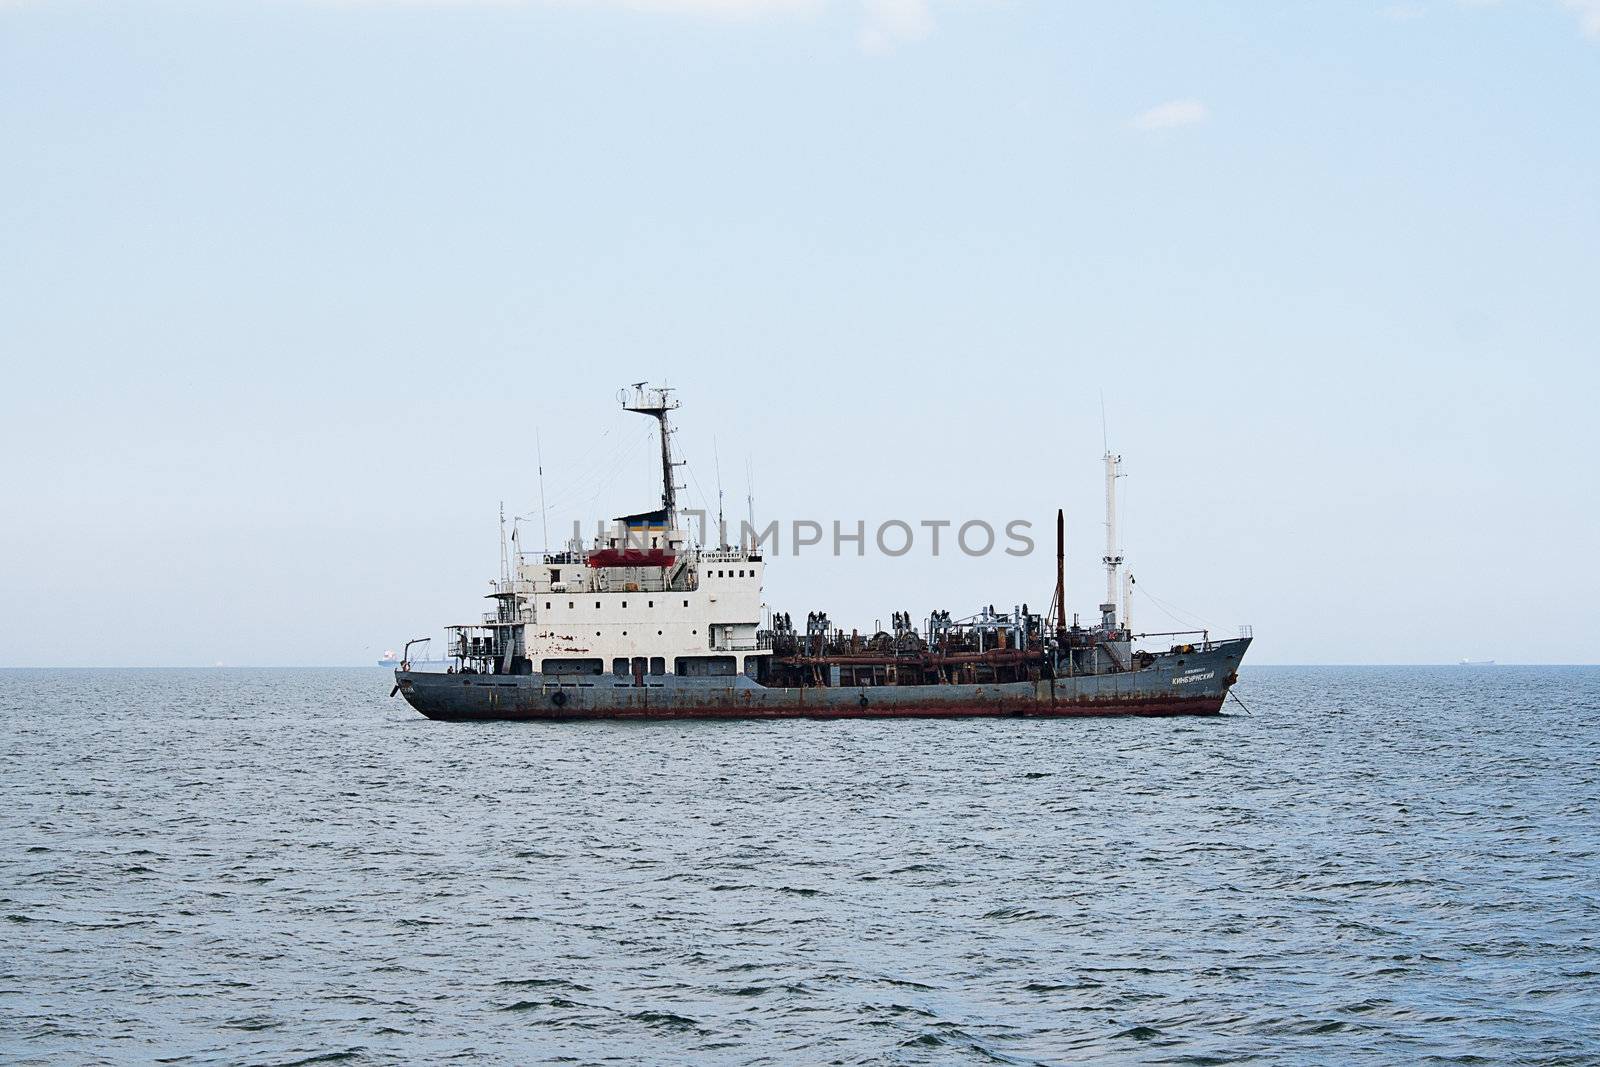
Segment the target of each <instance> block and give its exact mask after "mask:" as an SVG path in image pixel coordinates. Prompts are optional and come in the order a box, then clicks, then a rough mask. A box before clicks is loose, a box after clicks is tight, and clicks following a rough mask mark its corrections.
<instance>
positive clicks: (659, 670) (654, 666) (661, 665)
mask: <svg viewBox="0 0 1600 1067" xmlns="http://www.w3.org/2000/svg"><path fill="white" fill-rule="evenodd" d="M650 673H651V674H666V673H667V661H666V660H664V659H662V658H661V657H660V656H651V657H650Z"/></svg>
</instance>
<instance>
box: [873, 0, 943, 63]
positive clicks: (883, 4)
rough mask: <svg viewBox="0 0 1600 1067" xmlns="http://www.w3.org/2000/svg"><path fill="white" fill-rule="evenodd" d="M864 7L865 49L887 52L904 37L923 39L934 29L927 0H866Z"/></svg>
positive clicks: (908, 39) (907, 39) (905, 39)
mask: <svg viewBox="0 0 1600 1067" xmlns="http://www.w3.org/2000/svg"><path fill="white" fill-rule="evenodd" d="M865 7H866V25H864V26H862V27H861V48H862V50H863V51H866V52H872V53H883V52H888V51H890V50H892V49H893V48H894V46H895V45H897V44H899V43H900V42H902V41H916V40H920V39H921V38H923V37H926V36H928V34H930V33H932V32H933V11H932V10H931V9H930V8H929V7H928V0H866V4H865Z"/></svg>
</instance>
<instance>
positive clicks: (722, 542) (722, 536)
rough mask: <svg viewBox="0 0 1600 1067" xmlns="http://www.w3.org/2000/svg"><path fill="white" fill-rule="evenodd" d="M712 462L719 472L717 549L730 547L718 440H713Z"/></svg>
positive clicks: (713, 438) (714, 438)
mask: <svg viewBox="0 0 1600 1067" xmlns="http://www.w3.org/2000/svg"><path fill="white" fill-rule="evenodd" d="M711 462H712V463H713V464H714V465H715V466H716V471H717V547H718V548H722V549H726V548H727V547H728V523H727V520H725V519H724V518H723V517H722V453H721V452H719V451H717V439H716V437H715V436H713V437H712V438H711Z"/></svg>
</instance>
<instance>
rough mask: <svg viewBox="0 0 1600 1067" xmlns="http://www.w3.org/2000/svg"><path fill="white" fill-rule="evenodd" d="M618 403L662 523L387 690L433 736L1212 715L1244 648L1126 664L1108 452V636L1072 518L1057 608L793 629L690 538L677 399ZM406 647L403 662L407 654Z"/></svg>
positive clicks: (524, 560) (1226, 644)
mask: <svg viewBox="0 0 1600 1067" xmlns="http://www.w3.org/2000/svg"><path fill="white" fill-rule="evenodd" d="M622 401H623V406H624V407H625V408H626V409H627V410H629V411H634V412H638V413H640V414H644V415H649V416H652V417H654V418H655V419H656V420H657V421H658V423H659V428H660V440H661V471H662V500H661V507H660V508H659V509H657V510H655V511H649V512H645V513H642V514H638V515H628V516H624V517H623V518H621V519H619V520H618V525H617V528H616V530H615V531H614V532H613V535H611V536H600V537H596V538H595V539H594V541H593V542H592V543H591V544H590V545H588V546H587V547H585V545H584V544H583V543H582V542H580V541H577V540H574V541H573V542H572V543H570V544H569V545H568V546H567V548H566V550H564V551H561V552H544V553H540V554H538V555H536V556H531V557H530V556H520V555H519V556H518V558H517V562H516V564H515V567H514V568H513V567H512V566H510V565H509V564H507V565H504V566H503V567H502V576H501V578H500V580H498V581H497V582H495V583H494V592H492V593H490V594H489V599H491V600H492V601H493V610H492V611H489V612H487V613H486V614H485V615H484V616H483V621H481V622H475V623H471V624H467V625H460V626H452V627H449V628H448V631H449V635H450V641H449V654H450V657H451V659H452V660H453V661H454V666H453V667H452V668H451V669H450V670H448V671H445V672H434V671H418V670H413V669H411V666H412V665H411V664H409V663H406V662H402V664H401V665H400V667H399V669H397V670H396V671H395V689H394V691H395V692H398V693H401V694H403V695H404V696H405V699H406V700H407V701H409V702H410V704H411V706H412V707H414V708H416V709H417V710H418V711H420V712H421V713H422V714H424V715H426V716H428V717H429V718H433V719H454V720H466V719H556V720H578V719H619V718H629V719H655V718H785V717H795V718H847V717H848V718H866V717H891V716H925V717H949V716H1001V715H1030V716H1077V715H1214V714H1217V713H1218V712H1220V711H1221V710H1222V704H1223V701H1224V700H1225V699H1226V698H1227V695H1228V690H1229V687H1230V686H1231V685H1233V683H1234V682H1235V681H1237V679H1238V674H1237V671H1238V667H1239V662H1240V660H1241V659H1242V658H1243V657H1244V653H1245V650H1246V649H1248V648H1249V647H1250V641H1251V638H1250V636H1249V634H1248V631H1247V630H1246V631H1243V632H1242V634H1241V636H1240V637H1238V638H1230V639H1226V640H1212V639H1211V638H1210V635H1209V634H1207V633H1204V632H1203V631H1195V632H1194V633H1193V634H1161V635H1140V636H1141V637H1150V636H1161V637H1164V638H1171V637H1180V638H1181V637H1190V638H1191V640H1189V641H1187V642H1185V643H1181V644H1174V645H1170V646H1169V647H1167V648H1166V649H1164V650H1161V651H1146V650H1145V649H1143V648H1136V647H1135V635H1134V634H1133V633H1131V631H1130V628H1129V626H1128V606H1129V605H1128V600H1129V592H1130V586H1131V577H1129V576H1127V575H1126V574H1124V575H1123V579H1122V588H1121V592H1122V605H1121V606H1122V613H1121V617H1120V618H1119V616H1118V610H1117V609H1118V604H1117V602H1116V601H1117V593H1118V568H1119V566H1120V565H1121V563H1122V557H1121V556H1120V555H1119V554H1118V552H1117V551H1116V549H1115V547H1114V545H1115V540H1116V538H1115V499H1116V496H1115V479H1116V478H1117V477H1118V474H1119V470H1118V467H1119V465H1120V462H1121V459H1120V457H1118V456H1114V455H1111V454H1110V453H1109V452H1108V453H1107V455H1106V457H1105V458H1106V487H1107V491H1106V505H1107V523H1106V540H1107V547H1106V555H1105V557H1104V563H1105V565H1106V600H1105V603H1102V604H1101V605H1100V617H1099V621H1098V623H1095V624H1092V625H1089V626H1081V625H1079V624H1078V622H1077V619H1076V617H1074V619H1073V622H1072V623H1071V624H1070V625H1069V623H1068V622H1067V615H1066V609H1065V604H1064V592H1065V590H1064V581H1063V567H1062V558H1063V552H1062V516H1061V514H1060V513H1058V514H1057V516H1056V586H1055V595H1054V601H1053V603H1052V605H1051V611H1050V612H1049V613H1046V614H1045V615H1038V614H1030V613H1029V612H1028V611H1027V608H1026V606H1025V605H1024V606H1021V607H1018V608H1016V609H1014V610H1013V611H1012V612H1011V613H1010V614H1005V613H997V612H995V611H994V610H993V609H985V610H982V611H980V612H978V613H977V614H976V615H974V616H972V617H970V618H966V619H952V618H951V617H950V613H949V612H947V611H936V612H934V613H933V614H932V615H931V616H930V617H929V618H928V619H927V620H925V623H924V625H923V626H922V627H921V628H920V629H918V628H917V627H916V626H915V625H914V624H913V622H912V620H911V619H910V617H909V615H908V614H906V613H902V612H895V613H894V614H893V615H892V619H893V623H892V626H891V628H890V629H889V630H885V631H881V632H878V633H874V634H872V635H870V636H869V635H863V634H859V633H856V632H851V633H845V632H844V631H843V630H841V629H839V628H836V627H835V626H833V624H832V623H831V622H830V621H829V619H828V616H827V615H826V614H825V613H823V612H812V613H811V614H810V615H808V616H807V618H806V620H805V624H804V628H803V629H801V628H798V627H796V626H794V625H793V623H792V622H791V619H790V616H789V615H787V614H784V613H771V614H768V613H767V612H766V611H765V608H764V605H763V604H762V600H761V585H762V576H763V572H764V570H765V568H766V563H767V561H766V560H765V559H764V558H763V554H762V553H761V551H760V550H759V545H756V546H749V547H729V546H727V545H722V546H718V547H716V548H707V547H703V546H700V545H698V544H696V543H695V542H694V541H693V540H692V539H691V538H690V536H689V534H688V532H687V531H686V530H685V529H683V528H681V527H680V525H679V519H680V515H679V513H678V508H677V506H676V496H675V490H676V487H675V485H674V477H673V468H674V466H675V462H674V460H673V458H672V428H671V425H670V422H669V420H668V414H669V412H671V411H673V410H675V409H676V408H677V407H678V403H677V400H676V399H675V398H674V397H673V396H672V395H671V393H670V391H669V390H666V389H650V388H646V387H644V386H643V385H636V386H634V387H632V389H631V390H625V391H624V392H623V394H622ZM408 648H409V646H408Z"/></svg>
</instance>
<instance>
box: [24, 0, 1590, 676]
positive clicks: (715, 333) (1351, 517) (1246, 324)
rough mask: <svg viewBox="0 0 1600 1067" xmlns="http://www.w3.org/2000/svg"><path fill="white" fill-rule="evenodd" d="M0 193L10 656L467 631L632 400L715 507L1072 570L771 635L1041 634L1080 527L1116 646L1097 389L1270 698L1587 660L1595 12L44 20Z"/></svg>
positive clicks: (1543, 4)
mask: <svg viewBox="0 0 1600 1067" xmlns="http://www.w3.org/2000/svg"><path fill="white" fill-rule="evenodd" d="M0 162H3V166H0V359H3V361H4V369H5V377H4V388H3V391H0V447H3V449H4V458H5V462H4V470H5V474H4V476H3V478H0V487H3V490H4V501H5V504H4V508H3V512H0V514H3V515H4V522H3V526H0V664H6V665H50V664H106V665H120V664H134V665H144V664H209V663H213V662H217V661H222V662H226V663H230V664H319V663H364V662H368V661H370V660H371V659H372V658H373V656H374V655H375V653H376V652H378V651H380V650H381V649H382V648H383V647H385V646H386V645H388V646H394V645H398V643H399V642H400V641H402V640H403V639H404V638H405V637H407V636H410V635H413V634H416V633H437V632H439V628H440V626H441V625H442V624H444V623H446V622H452V621H463V620H465V619H469V618H470V617H471V616H472V615H473V614H474V613H476V612H477V611H479V610H481V607H480V602H479V601H478V600H477V597H478V595H479V594H480V593H481V592H482V583H483V581H484V579H486V578H488V577H489V576H490V575H491V574H492V573H493V571H494V569H495V566H496V551H497V549H496V533H495V526H494V514H495V508H496V504H497V502H498V501H499V500H500V499H502V498H504V499H505V500H506V502H507V506H508V508H509V509H511V510H513V511H517V512H522V511H528V510H531V509H532V508H533V507H535V504H536V500H537V482H536V478H535V474H534V463H533V455H534V447H533V441H534V430H535V428H536V427H539V428H541V432H542V436H543V442H544V452H545V466H546V469H547V472H548V476H549V483H550V488H551V497H552V501H553V502H554V500H555V499H556V497H557V490H561V491H562V497H563V499H566V498H574V499H577V500H578V501H579V502H580V503H583V504H589V503H590V499H591V498H593V502H592V508H591V510H592V512H598V513H599V514H602V515H605V514H619V513H621V512H623V511H627V510H633V509H636V508H640V507H647V506H650V505H651V504H652V503H653V502H654V494H655V492H656V489H655V483H654V481H653V477H654V475H653V471H652V469H651V467H650V465H649V462H648V460H649V453H648V451H645V452H641V453H639V459H640V461H641V462H640V463H639V464H638V465H637V467H636V468H635V469H632V470H630V471H629V472H628V473H627V474H625V475H624V476H622V477H620V478H618V479H616V480H615V481H612V482H609V483H607V484H605V485H603V486H594V487H593V489H592V490H591V489H590V488H584V489H581V490H579V489H574V488H572V487H571V484H570V483H571V482H572V481H573V480H574V479H575V478H577V477H578V476H579V475H581V474H582V473H583V472H585V471H586V470H590V469H602V470H603V469H605V456H604V455H595V454H594V453H595V451H596V450H597V449H598V450H601V451H602V452H603V451H604V450H608V449H611V450H614V449H615V448H616V447H617V446H618V444H619V443H621V444H626V443H628V442H631V441H633V440H635V438H636V436H637V435H638V434H641V433H643V431H644V429H645V428H646V426H645V423H644V422H643V420H640V419H638V417H637V416H625V415H623V414H621V413H619V412H618V411H617V409H616V405H615V400H614V398H613V395H614V393H615V390H616V387H617V386H619V385H621V384H623V383H625V382H630V381H635V380H638V379H643V378H656V379H662V378H664V379H667V380H669V381H670V382H671V383H672V384H674V385H676V386H678V387H679V388H680V389H681V390H682V395H683V398H684V401H685V404H686V407H685V409H684V411H683V413H682V420H681V422H682V426H683V432H682V435H681V437H682V442H681V443H682V445H683V447H684V450H685V452H686V454H687V456H688V458H689V459H690V460H691V461H692V462H693V464H694V474H695V480H696V481H697V482H698V483H699V485H700V486H701V487H702V488H703V489H704V491H705V492H706V493H708V494H714V489H713V484H712V483H713V482H714V480H715V479H714V476H713V473H712V468H713V464H712V444H713V439H715V442H716V445H717V448H718V450H719V451H720V453H721V457H722V468H723V472H724V481H725V483H726V484H727V485H728V488H729V495H730V498H732V499H735V500H737V499H738V498H740V497H742V495H743V492H744V476H743V470H744V464H745V459H746V457H748V458H749V461H750V462H751V464H752V465H753V467H754V469H755V471H756V482H757V485H756V491H757V497H758V505H759V510H760V511H761V512H762V514H763V515H766V516H771V517H780V518H791V517H817V518H834V517H838V518H844V519H847V520H854V519H855V518H858V517H860V518H865V519H868V520H873V521H876V520H879V519H883V518H890V517H902V518H907V519H912V520H916V519H921V518H946V517H948V518H952V519H958V520H959V519H963V518H970V517H976V518H986V519H989V520H991V521H995V522H996V523H1002V522H1004V521H1006V520H1008V519H1010V518H1013V517H1024V518H1030V519H1033V520H1034V521H1035V522H1036V525H1037V527H1038V529H1039V531H1040V534H1041V551H1040V552H1039V553H1038V554H1036V555H1035V556H1033V557H1031V558H1029V559H1024V560H1013V559H1008V558H1005V557H998V558H989V559H984V560H967V559H964V558H961V557H959V556H956V557H949V556H946V557H942V558H940V559H937V560H934V559H931V558H929V557H928V556H927V555H926V554H925V553H922V552H916V553H913V554H912V555H910V556H907V557H905V558H904V559H900V560H890V561H885V560H882V559H873V558H870V557H869V558H868V559H866V560H864V561H862V560H856V559H854V558H847V559H843V560H833V559H828V558H825V557H824V556H822V555H818V554H815V553H812V554H808V555H805V556H802V557H800V558H798V559H789V558H785V559H782V560H775V561H774V562H773V565H772V566H771V568H770V575H769V582H768V600H769V602H770V603H772V604H773V606H774V607H777V608H779V609H786V610H788V611H790V612H791V613H792V614H802V613H804V612H805V611H807V610H811V609H812V608H826V609H828V610H829V611H830V612H831V613H832V615H833V617H834V619H835V620H836V621H837V622H840V623H842V624H843V625H845V626H846V627H849V626H860V627H862V628H866V627H869V626H870V625H871V624H872V621H873V620H874V619H887V618H888V616H889V613H890V612H891V611H893V610H897V609H901V608H905V609H909V610H911V611H912V613H913V614H914V615H915V616H917V617H918V618H921V617H923V616H925V615H926V613H927V612H928V610H929V609H931V608H935V607H946V608H950V609H952V610H953V611H955V612H957V613H958V614H965V613H967V612H969V611H970V610H972V609H973V608H975V607H977V606H978V605H979V604H982V603H987V602H994V603H996V604H999V605H1004V606H1009V605H1010V604H1012V603H1015V602H1017V601H1021V600H1027V601H1029V602H1030V605H1032V606H1035V607H1042V606H1043V604H1044V603H1045V602H1046V601H1047V600H1048V596H1049V589H1050V586H1051V583H1052V575H1051V568H1052V563H1051V560H1050V558H1049V552H1048V550H1047V549H1048V546H1047V545H1045V544H1044V541H1045V540H1046V538H1045V532H1046V531H1047V530H1048V526H1049V524H1050V522H1051V520H1052V518H1053V514H1054V508H1055V507H1056V506H1057V505H1058V504H1062V505H1065V506H1066V507H1067V508H1068V514H1069V526H1070V528H1069V536H1070V538H1071V544H1070V551H1071V555H1072V560H1071V570H1070V573H1069V586H1070V589H1069V596H1070V598H1071V601H1072V607H1073V608H1075V609H1076V610H1080V611H1083V612H1086V613H1087V612H1091V611H1092V610H1093V605H1094V604H1095V603H1096V602H1097V601H1098V600H1099V598H1100V595H1101V582H1100V578H1099V575H1098V572H1097V570H1096V567H1095V562H1096V560H1097V558H1098V556H1099V553H1100V548H1099V543H1100V537H1101V530H1100V526H1099V522H1100V517H1101V516H1100V512H1101V502H1100V489H1099V484H1100V483H1099V465H1098V457H1099V452H1100V446H1101V427H1100V418H1099V405H1100V400H1099V397H1100V394H1101V392H1102V391H1103V392H1104V394H1105V397H1106V406H1107V409H1108V412H1109V415H1110V424H1111V431H1112V436H1113V443H1114V444H1115V445H1116V446H1117V447H1118V448H1119V449H1120V450H1121V451H1122V452H1123V453H1124V455H1125V456H1126V457H1127V463H1128V469H1129V473H1130V478H1129V481H1128V483H1127V491H1128V506H1127V511H1128V515H1127V518H1128V525H1127V528H1126V542H1127V548H1128V553H1129V557H1130V560H1131V562H1132V565H1133V568H1134V571H1135V573H1136V574H1137V575H1138V576H1139V582H1140V585H1141V587H1144V588H1148V589H1149V590H1150V591H1151V592H1153V593H1155V594H1156V595H1158V596H1160V597H1161V598H1162V599H1163V600H1165V601H1167V602H1170V603H1173V604H1176V605H1180V606H1182V607H1183V608H1186V609H1188V610H1189V611H1191V612H1193V613H1195V614H1197V615H1199V616H1200V617H1202V618H1205V619H1207V620H1210V621H1212V622H1214V623H1215V624H1217V625H1218V626H1219V627H1222V628H1225V629H1228V630H1230V631H1231V628H1232V627H1233V626H1234V625H1235V624H1237V623H1240V622H1249V623H1252V624H1253V625H1254V627H1255V632H1256V635H1257V638H1258V644H1257V647H1256V650H1255V653H1254V654H1253V655H1254V658H1255V659H1257V660H1258V661H1259V662H1366V661H1372V662H1429V661H1441V660H1455V659H1457V658H1459V657H1461V656H1471V657H1473V658H1495V659H1498V660H1501V661H1524V662H1593V661H1594V660H1596V658H1597V655H1596V649H1597V647H1600V622H1597V621H1596V615H1597V613H1596V609H1595V605H1596V604H1597V603H1600V563H1597V561H1596V538H1595V536H1594V527H1595V524H1596V521H1597V519H1600V504H1597V499H1596V497H1597V493H1596V488H1595V486H1596V481H1597V479H1596V478H1595V475H1594V474H1593V471H1592V466H1593V458H1594V454H1595V449H1596V445H1597V443H1600V430H1597V429H1596V416H1595V414H1594V411H1593V409H1594V404H1595V393H1596V385H1597V384H1600V381H1597V380H1600V372H1597V370H1596V369H1595V359H1596V356H1597V355H1600V351H1597V349H1600V343H1597V340H1600V292H1597V288H1600V284H1597V279H1600V251H1597V250H1600V205H1597V190H1600V3H1594V2H1572V3H1562V2H1560V0H1504V2H1502V3H1498V4H1494V3H1460V2H1457V0H1432V2H1428V0H1419V2H1416V3H1402V4H1384V3H1371V4H1367V3H1358V2H1349V3H1338V4H1321V5H1301V4H1293V5H1266V4H1222V3H1176V2H1174V3H1159V4H1158V3H1137V2H1119V3H1115V4H1109V3H1108V4H1070V3H1026V2H1022V0H1013V2H983V0H965V2H956V0H952V2H949V3H938V2H933V0H930V2H928V3H917V2H914V0H901V2H884V3H870V2H868V3H863V2H846V0H837V2H833V3H828V2H826V0H817V2H814V3H811V2H804V0H794V2H788V3H778V2H771V3H760V2H755V0H676V2H675V0H653V2H647V0H640V2H637V3H632V4H625V3H583V2H580V0H568V2H565V3H540V2H528V3H515V2H503V3H494V4H488V3H486V4H471V3H448V2H437V3H426V2H395V3H384V2H381V0H370V2H360V3H313V2H293V0H282V2H266V0H262V2H229V3H224V2H210V3H205V4H199V3H190V4H184V3H140V2H126V0H124V2H119V3H56V2H51V0H35V2H31V3H29V2H21V3H18V2H15V0H13V2H10V3H4V2H0ZM603 435H605V436H603ZM607 454H610V453H607ZM697 496H698V494H697V493H696V491H695V490H694V489H693V488H691V498H696V497H697ZM737 507H738V505H733V504H731V505H730V510H736V509H737ZM1136 611H1139V612H1140V613H1141V617H1140V618H1137V619H1136V620H1135V622H1136V624H1139V625H1140V626H1141V627H1142V626H1144V625H1149V626H1152V627H1154V628H1162V629H1165V628H1167V624H1168V622H1169V620H1167V619H1166V618H1164V617H1162V616H1161V615H1160V614H1159V613H1157V612H1155V611H1154V609H1153V608H1152V607H1151V606H1150V605H1148V604H1145V605H1143V606H1139V607H1136Z"/></svg>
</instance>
